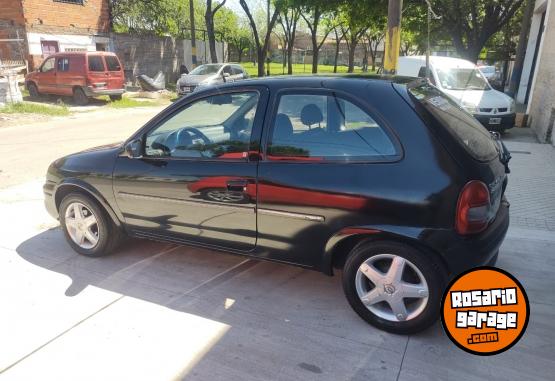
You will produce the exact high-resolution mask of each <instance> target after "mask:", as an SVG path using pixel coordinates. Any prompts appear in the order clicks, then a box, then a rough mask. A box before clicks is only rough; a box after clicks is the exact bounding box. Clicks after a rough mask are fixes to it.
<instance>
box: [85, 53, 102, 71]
mask: <svg viewBox="0 0 555 381" xmlns="http://www.w3.org/2000/svg"><path fill="white" fill-rule="evenodd" d="M89 71H104V63H103V62H102V57H101V56H89Z"/></svg>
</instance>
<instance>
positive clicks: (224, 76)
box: [222, 72, 230, 82]
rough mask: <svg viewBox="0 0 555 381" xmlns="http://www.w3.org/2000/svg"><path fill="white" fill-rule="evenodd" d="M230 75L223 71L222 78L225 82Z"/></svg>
mask: <svg viewBox="0 0 555 381" xmlns="http://www.w3.org/2000/svg"><path fill="white" fill-rule="evenodd" d="M229 77H230V75H229V73H224V72H222V78H223V79H224V82H225V81H227V79H228V78H229Z"/></svg>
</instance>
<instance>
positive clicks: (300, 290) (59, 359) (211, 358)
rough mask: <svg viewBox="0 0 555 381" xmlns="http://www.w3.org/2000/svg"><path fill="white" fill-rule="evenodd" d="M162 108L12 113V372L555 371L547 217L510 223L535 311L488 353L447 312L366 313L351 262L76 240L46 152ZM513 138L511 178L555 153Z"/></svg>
mask: <svg viewBox="0 0 555 381" xmlns="http://www.w3.org/2000/svg"><path fill="white" fill-rule="evenodd" d="M154 112H155V110H153V109H149V110H147V111H137V110H125V111H123V112H122V111H118V112H114V113H112V112H110V113H109V114H106V115H102V116H98V117H94V114H93V113H90V114H89V115H86V117H82V116H80V117H79V118H78V119H73V120H55V121H51V122H49V123H41V124H36V125H28V126H17V127H9V128H0V169H1V170H2V173H0V215H1V216H2V218H0V232H1V234H0V303H1V304H0V380H30V379H37V378H40V379H44V380H56V381H58V380H72V381H73V380H127V379H132V380H176V379H187V380H241V381H243V380H334V381H336V380H435V379H438V380H446V379H449V380H483V379H488V380H513V379H519V380H541V379H545V380H547V379H552V375H553V373H554V372H555V356H554V355H553V353H555V329H554V328H555V323H554V322H555V293H553V290H554V289H555V279H554V278H553V273H554V272H555V264H554V262H553V260H551V257H552V256H553V253H554V252H555V250H554V248H555V234H554V233H553V232H552V231H549V230H547V229H539V228H534V227H533V226H532V227H528V226H512V227H511V229H510V233H509V237H508V238H507V240H506V242H505V243H504V245H503V247H502V250H501V254H500V259H499V262H498V266H499V267H502V268H504V269H505V270H508V271H509V272H511V273H513V274H514V275H515V276H517V278H518V279H519V280H520V281H521V282H522V284H523V285H524V287H525V289H526V291H527V292H528V295H529V298H530V303H531V311H532V313H531V318H530V323H529V326H528V331H527V332H526V334H525V336H524V337H523V338H522V340H521V341H520V342H519V343H518V344H517V345H516V346H514V347H513V348H512V349H511V350H510V351H508V352H505V353H503V354H500V355H497V356H493V357H488V358H484V357H479V356H472V355H470V354H467V353H465V352H462V351H461V350H460V349H458V348H457V347H455V346H454V345H453V344H452V343H451V342H450V341H449V339H448V338H447V337H446V335H445V334H444V333H443V331H442V329H441V326H440V324H436V325H435V326H433V327H432V328H430V329H429V330H427V331H425V332H423V333H420V334H418V335H411V336H398V335H391V334H387V333H384V332H381V331H378V330H376V329H374V328H372V327H371V326H368V325H367V324H366V323H364V322H363V321H362V320H361V319H360V318H359V317H358V316H357V315H356V314H355V313H354V312H353V311H352V310H351V309H350V307H349V305H348V303H347V302H346V300H345V298H344V296H343V293H342V290H341V284H340V283H341V282H340V276H336V277H327V276H324V275H321V274H319V273H316V272H312V271H309V270H303V269H299V268H295V267H289V266H285V265H279V264H274V263H268V262H259V261H255V260H251V259H246V258H243V257H238V256H232V255H228V254H223V253H215V252H211V251H208V250H201V249H195V248H189V247H177V246H175V245H171V244H161V243H154V242H149V241H142V240H129V242H127V244H126V245H124V246H123V247H122V249H121V250H120V251H119V252H118V253H116V254H114V255H112V256H109V257H106V258H98V259H90V258H84V257H82V256H79V255H77V254H75V253H74V252H73V251H72V250H71V249H70V248H69V246H68V245H67V244H66V243H65V241H64V238H63V235H62V232H61V230H60V228H59V227H58V224H57V221H55V220H53V219H52V218H50V217H49V216H48V215H47V214H46V212H45V211H44V208H43V205H42V189H41V186H42V182H43V179H42V177H43V176H44V171H45V169H46V167H47V166H48V164H49V163H50V162H51V161H52V160H54V159H55V158H57V157H59V156H62V155H64V154H67V153H70V152H73V151H77V150H80V149H83V148H87V147H90V146H94V145H98V144H104V143H109V142H112V141H117V140H123V139H124V138H125V137H127V136H128V135H129V134H130V133H131V132H132V131H134V130H136V129H137V128H138V127H139V126H140V125H141V124H142V122H144V121H145V120H147V119H148V118H149V117H150V116H151V115H152V114H153V113H154ZM515 144H520V145H519V146H518V148H519V150H520V151H521V152H531V154H529V155H528V154H526V155H525V154H522V155H514V160H515V166H514V168H515V170H514V171H513V174H512V175H511V176H512V178H511V182H510V184H519V183H521V182H522V179H526V178H527V177H526V176H529V174H530V171H529V165H528V164H526V163H528V162H527V161H525V160H528V161H529V160H537V161H538V162H539V161H541V160H547V159H549V160H551V159H552V158H553V156H549V157H548V156H545V157H544V156H542V155H552V153H550V152H551V151H549V150H547V149H546V148H545V146H540V145H538V144H533V143H515ZM544 152H547V153H544ZM519 163H522V164H521V165H519ZM525 164H526V165H525ZM544 172H545V171H544ZM550 179H551V178H550V177H545V181H546V182H548V181H552V180H550ZM552 185H555V180H553V183H552ZM509 186H510V187H513V185H509ZM519 189H520V188H518V187H514V188H510V192H512V193H513V195H514V199H515V201H513V207H515V206H516V207H517V210H518V207H519V205H525V202H531V201H530V198H529V197H524V196H522V197H521V195H520V193H519V192H520V190H519ZM551 189H553V187H551ZM542 202H544V203H545V202H546V201H545V200H544V201H542ZM523 209H526V208H523ZM544 209H545V208H544ZM521 213H524V211H522V212H521ZM524 217H525V216H523V217H522V218H524Z"/></svg>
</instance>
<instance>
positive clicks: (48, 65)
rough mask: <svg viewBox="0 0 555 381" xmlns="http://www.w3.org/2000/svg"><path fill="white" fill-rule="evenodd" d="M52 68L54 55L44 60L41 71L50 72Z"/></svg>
mask: <svg viewBox="0 0 555 381" xmlns="http://www.w3.org/2000/svg"><path fill="white" fill-rule="evenodd" d="M51 70H54V57H52V58H48V59H47V60H46V61H44V63H43V64H42V66H41V68H40V71H41V72H42V73H46V72H49V71H51Z"/></svg>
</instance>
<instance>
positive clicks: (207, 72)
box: [175, 63, 249, 95]
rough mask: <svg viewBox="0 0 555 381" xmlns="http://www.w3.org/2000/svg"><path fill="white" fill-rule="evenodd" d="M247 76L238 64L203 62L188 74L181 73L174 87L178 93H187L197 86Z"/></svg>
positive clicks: (236, 79)
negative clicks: (203, 63)
mask: <svg viewBox="0 0 555 381" xmlns="http://www.w3.org/2000/svg"><path fill="white" fill-rule="evenodd" d="M248 77H249V75H248V74H247V72H246V71H245V69H243V67H242V66H241V65H238V64H231V63H225V64H219V63H218V64H205V65H200V66H198V67H196V68H195V69H194V70H192V71H191V72H190V73H189V74H183V75H182V76H181V78H179V79H178V80H177V84H176V86H175V87H176V90H177V94H178V95H187V94H189V93H192V92H193V91H195V89H196V88H197V87H201V86H208V85H211V84H214V83H223V82H235V81H240V80H242V79H245V78H248Z"/></svg>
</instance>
